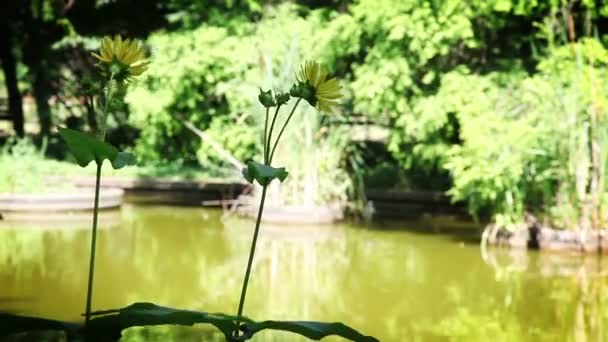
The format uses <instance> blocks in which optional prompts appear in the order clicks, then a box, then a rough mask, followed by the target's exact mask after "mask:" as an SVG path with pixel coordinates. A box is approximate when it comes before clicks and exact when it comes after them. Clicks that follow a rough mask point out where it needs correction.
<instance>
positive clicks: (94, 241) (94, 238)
mask: <svg viewBox="0 0 608 342" xmlns="http://www.w3.org/2000/svg"><path fill="white" fill-rule="evenodd" d="M101 165H102V163H97V175H96V177H95V205H94V207H93V231H92V235H91V256H90V260H89V282H88V285H87V306H86V308H85V327H86V326H87V325H88V324H89V321H90V320H91V300H92V298H93V274H94V273H95V249H96V248H95V247H96V245H97V214H98V212H99V182H100V180H101Z"/></svg>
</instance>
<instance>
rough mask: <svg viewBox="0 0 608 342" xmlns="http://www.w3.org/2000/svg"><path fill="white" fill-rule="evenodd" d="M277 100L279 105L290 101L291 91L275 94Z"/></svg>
mask: <svg viewBox="0 0 608 342" xmlns="http://www.w3.org/2000/svg"><path fill="white" fill-rule="evenodd" d="M274 98H275V100H276V101H277V106H282V105H284V104H286V103H287V102H288V101H289V98H290V96H289V93H278V94H276V95H275V97H274Z"/></svg>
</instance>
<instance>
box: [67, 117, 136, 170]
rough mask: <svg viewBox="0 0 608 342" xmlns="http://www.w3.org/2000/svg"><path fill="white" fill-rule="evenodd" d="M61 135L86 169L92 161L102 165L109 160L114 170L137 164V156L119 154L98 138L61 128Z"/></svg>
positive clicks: (125, 153) (126, 153)
mask: <svg viewBox="0 0 608 342" xmlns="http://www.w3.org/2000/svg"><path fill="white" fill-rule="evenodd" d="M58 129H59V134H61V137H62V138H63V140H65V142H66V143H67V144H68V148H69V150H70V152H72V154H73V155H74V158H76V162H77V163H78V165H80V166H81V167H86V166H87V165H89V163H90V162H91V161H95V163H97V165H101V163H103V161H104V160H106V159H107V160H109V161H110V162H111V163H112V167H113V168H114V169H116V170H117V169H121V168H123V167H125V166H128V165H134V164H135V156H133V155H132V154H130V153H128V152H119V151H118V150H117V149H116V147H114V146H112V145H110V144H108V143H106V142H104V141H101V140H99V139H98V138H97V137H96V136H94V135H92V134H88V133H84V132H79V131H75V130H73V129H69V128H64V127H59V128H58Z"/></svg>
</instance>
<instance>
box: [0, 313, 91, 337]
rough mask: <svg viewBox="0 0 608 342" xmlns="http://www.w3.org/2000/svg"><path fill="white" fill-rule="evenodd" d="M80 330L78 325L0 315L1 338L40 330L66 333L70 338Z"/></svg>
mask: <svg viewBox="0 0 608 342" xmlns="http://www.w3.org/2000/svg"><path fill="white" fill-rule="evenodd" d="M80 328H81V326H80V325H79V324H76V323H69V322H62V321H55V320H52V319H46V318H38V317H28V316H17V315H13V314H8V313H0V337H4V336H8V335H12V334H18V333H22V332H33V331H40V330H61V331H65V332H66V333H67V334H68V336H73V335H75V334H76V333H77V331H78V329H80ZM0 340H1V338H0Z"/></svg>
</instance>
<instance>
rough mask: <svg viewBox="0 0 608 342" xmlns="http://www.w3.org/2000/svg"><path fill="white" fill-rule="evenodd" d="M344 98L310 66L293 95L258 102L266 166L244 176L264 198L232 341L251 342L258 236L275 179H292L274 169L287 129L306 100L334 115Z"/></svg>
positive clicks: (267, 95)
mask: <svg viewBox="0 0 608 342" xmlns="http://www.w3.org/2000/svg"><path fill="white" fill-rule="evenodd" d="M341 96H342V95H341V93H340V86H339V85H338V82H337V80H336V79H335V78H332V79H329V80H327V72H326V71H325V70H324V69H323V68H322V67H321V66H320V65H319V64H318V63H316V62H306V63H305V64H304V65H303V66H302V68H301V70H300V72H299V73H298V74H297V75H296V82H295V84H294V85H293V86H292V87H291V89H290V91H289V93H286V92H285V93H276V94H275V95H273V94H272V91H270V90H268V91H263V90H262V89H260V94H259V96H258V100H259V102H260V103H261V104H262V105H263V106H264V107H265V108H266V115H265V119H264V120H265V121H264V136H263V139H262V142H263V144H262V145H263V156H264V162H263V163H257V162H255V161H250V162H249V163H247V167H246V168H244V169H243V176H244V177H245V179H247V181H249V182H250V183H253V181H254V180H255V181H257V182H258V183H259V184H260V185H261V186H262V194H261V197H260V204H259V207H258V213H257V217H256V221H255V229H254V231H253V239H252V241H251V247H250V249H249V259H248V261H247V268H246V270H245V278H244V280H243V286H242V289H241V296H240V299H239V307H238V311H237V317H236V325H235V330H234V332H233V335H232V341H243V340H245V339H247V338H248V337H247V336H246V335H240V331H239V329H240V324H241V321H242V320H243V310H244V306H245V298H246V295H247V287H248V285H249V278H250V275H251V267H252V265H253V258H254V256H255V249H256V246H257V241H258V234H259V232H260V225H261V222H262V215H263V212H264V202H265V201H266V191H267V189H268V185H269V184H270V182H271V181H272V180H273V179H275V178H276V179H279V180H280V181H281V182H282V181H284V180H285V178H287V175H288V173H287V171H286V170H285V168H274V167H273V166H272V159H273V157H274V153H275V151H276V149H277V146H278V145H279V142H280V140H281V137H282V136H283V132H284V131H285V129H286V128H287V125H288V124H289V122H290V120H291V118H292V117H293V115H294V113H295V111H296V109H297V107H298V105H299V104H300V102H301V101H302V100H303V99H304V100H306V101H307V102H308V103H309V104H310V105H311V106H313V107H316V108H317V109H318V110H320V111H323V112H328V113H331V112H333V109H334V107H336V106H338V104H339V102H338V101H339V99H340V98H341ZM291 97H293V98H297V100H296V102H295V103H294V105H293V107H292V108H291V111H290V112H289V115H288V116H287V118H286V119H285V120H284V122H283V125H282V126H281V129H280V130H279V134H278V135H277V137H276V138H275V139H274V143H273V132H274V130H275V124H276V122H277V118H278V117H279V114H280V109H281V107H282V106H283V105H285V104H287V102H289V100H290V98H291ZM273 107H276V108H275V111H274V115H273V117H272V122H271V123H270V126H269V125H268V123H269V113H270V109H271V108H273ZM269 127H270V128H269ZM271 146H272V148H271Z"/></svg>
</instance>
